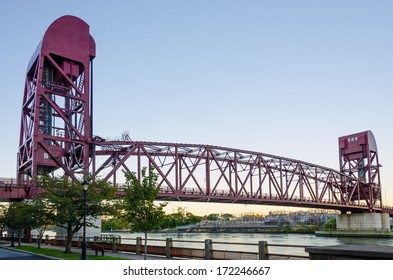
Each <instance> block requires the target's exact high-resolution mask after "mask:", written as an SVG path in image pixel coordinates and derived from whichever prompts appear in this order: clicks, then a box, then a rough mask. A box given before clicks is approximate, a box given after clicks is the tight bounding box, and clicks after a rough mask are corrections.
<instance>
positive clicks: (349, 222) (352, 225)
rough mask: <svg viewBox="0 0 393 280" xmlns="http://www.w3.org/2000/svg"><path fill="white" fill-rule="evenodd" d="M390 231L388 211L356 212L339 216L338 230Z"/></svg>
mask: <svg viewBox="0 0 393 280" xmlns="http://www.w3.org/2000/svg"><path fill="white" fill-rule="evenodd" d="M341 230H343V231H352V230H353V231H384V232H386V231H390V220H389V215H388V214H386V213H382V214H381V213H356V214H340V215H338V216H337V231H341Z"/></svg>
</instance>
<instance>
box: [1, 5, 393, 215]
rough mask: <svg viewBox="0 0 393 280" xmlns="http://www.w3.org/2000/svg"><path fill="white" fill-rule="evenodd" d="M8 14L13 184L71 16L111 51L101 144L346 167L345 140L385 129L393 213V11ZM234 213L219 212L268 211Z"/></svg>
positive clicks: (104, 76)
mask: <svg viewBox="0 0 393 280" xmlns="http://www.w3.org/2000/svg"><path fill="white" fill-rule="evenodd" d="M1 9H2V16H1V17H0V38H2V39H1V44H0V50H1V51H0V61H1V67H0V81H1V85H2V88H1V104H2V106H1V110H0V129H1V135H2V137H1V140H0V141H1V146H0V159H1V160H0V177H14V176H15V169H16V152H17V148H18V141H19V140H18V139H19V126H20V114H21V112H20V111H21V102H22V94H23V87H24V77H25V71H26V67H27V63H28V61H29V59H30V57H31V55H32V54H33V52H34V50H35V48H36V46H37V44H38V43H39V41H40V40H41V38H42V36H43V34H44V32H45V30H46V29H47V27H48V26H49V25H50V24H51V23H52V22H53V21H54V20H55V19H57V18H58V17H60V16H62V15H66V14H71V15H75V16H78V17H80V18H82V19H83V20H85V21H86V22H87V23H88V24H89V25H90V32H91V34H92V35H93V37H94V38H95V41H96V44H97V57H96V59H95V61H94V66H95V69H94V74H95V76H94V82H95V84H94V89H95V93H94V94H95V96H94V110H95V116H94V119H95V122H94V126H95V127H94V130H95V134H98V135H100V136H102V137H116V136H120V135H121V134H122V132H123V131H125V130H128V131H129V132H130V136H131V138H132V139H133V140H143V141H150V140H151V141H165V142H180V143H195V144H212V145H220V146H225V147H232V148H241V149H247V150H254V151H259V152H265V153H270V154H276V155H281V156H286V157H291V158H295V159H301V160H305V161H308V162H313V163H317V164H320V165H324V166H328V167H332V168H335V169H338V147H337V146H338V145H337V138H338V137H339V136H342V135H346V134H351V133H355V132H360V131H364V130H371V131H373V133H374V135H375V137H376V140H377V144H378V148H379V156H380V162H381V163H382V165H383V168H382V171H381V174H382V184H383V188H384V190H383V196H384V198H385V197H386V198H387V199H388V202H389V204H391V205H393V147H392V145H393V144H392V143H393V129H392V128H393V127H392V120H393V110H392V106H393V95H392V90H393V36H392V32H393V1H391V0H377V1H375V0H369V1H362V0H347V1H335V0H330V1H317V0H308V1H306V0H303V1H302V0H297V1H294V0H287V1H284V0H283V1H280V0H277V1H267V0H266V1H264V0H258V1H250V0H242V1H240V0H239V1H230V0H222V1H220V0H216V1H210V0H209V1H204V0H198V1H148V0H147V1H54V0H51V1H35V2H31V1H18V0H14V1H7V2H6V3H3V4H2V8H1ZM194 204H195V203H194ZM194 204H192V205H190V206H187V208H188V209H189V210H194V208H195V207H197V208H203V209H209V211H213V210H214V207H213V206H214V205H212V207H213V208H211V207H210V208H211V209H213V210H211V209H210V208H209V207H207V206H206V205H201V204H198V205H197V206H194ZM229 207H233V206H232V205H229V206H224V205H220V211H219V212H224V211H226V210H228V211H231V212H250V211H251V212H266V211H264V210H263V209H267V208H263V207H251V206H247V207H244V206H242V207H241V208H239V209H237V208H236V211H235V210H233V209H235V208H229ZM269 209H270V208H269ZM221 210H222V211H221ZM232 210H233V211H232Z"/></svg>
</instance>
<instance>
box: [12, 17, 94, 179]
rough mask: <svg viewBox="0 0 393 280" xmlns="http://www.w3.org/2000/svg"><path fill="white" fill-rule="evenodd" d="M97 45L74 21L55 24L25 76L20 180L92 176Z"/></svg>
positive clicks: (79, 22)
mask: <svg viewBox="0 0 393 280" xmlns="http://www.w3.org/2000/svg"><path fill="white" fill-rule="evenodd" d="M94 57H95V42H94V39H93V37H92V36H91V35H90V34H89V26H88V25H87V24H86V23H85V22H84V21H83V20H81V19H79V18H77V17H74V16H63V17H61V18H59V19H57V20H56V21H54V22H53V23H52V24H51V25H50V26H49V28H48V29H47V31H46V32H45V35H44V37H43V39H42V40H41V42H40V43H39V45H38V47H37V50H36V51H35V53H34V54H33V56H32V58H31V60H30V62H29V64H28V67H27V71H26V80H25V89H24V95H23V105H22V116H21V127H20V140H19V149H18V159H17V176H18V179H19V180H22V179H29V178H35V177H36V176H37V175H39V174H47V173H50V172H52V171H54V170H56V169H58V168H61V169H63V170H64V172H65V173H66V174H67V175H69V176H71V177H73V178H74V177H75V173H84V174H86V173H87V172H88V165H89V157H90V153H91V152H90V144H89V140H90V139H91V135H92V132H91V118H92V114H91V106H90V105H91V104H90V101H91V98H90V95H91V86H90V81H91V75H92V71H91V70H92V68H90V67H91V66H92V60H93V58H94Z"/></svg>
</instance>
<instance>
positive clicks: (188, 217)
mask: <svg viewBox="0 0 393 280" xmlns="http://www.w3.org/2000/svg"><path fill="white" fill-rule="evenodd" d="M201 220H202V219H201V217H198V216H195V215H194V214H192V213H190V212H188V211H187V210H186V208H182V207H178V208H177V211H176V212H174V213H171V214H167V215H165V217H164V219H163V222H162V225H161V228H175V227H178V226H185V225H191V224H196V223H199V222H200V221H201Z"/></svg>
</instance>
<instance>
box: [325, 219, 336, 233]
mask: <svg viewBox="0 0 393 280" xmlns="http://www.w3.org/2000/svg"><path fill="white" fill-rule="evenodd" d="M323 227H324V228H325V230H335V229H336V218H332V219H330V220H327V221H326V223H325V224H324V225H323Z"/></svg>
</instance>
